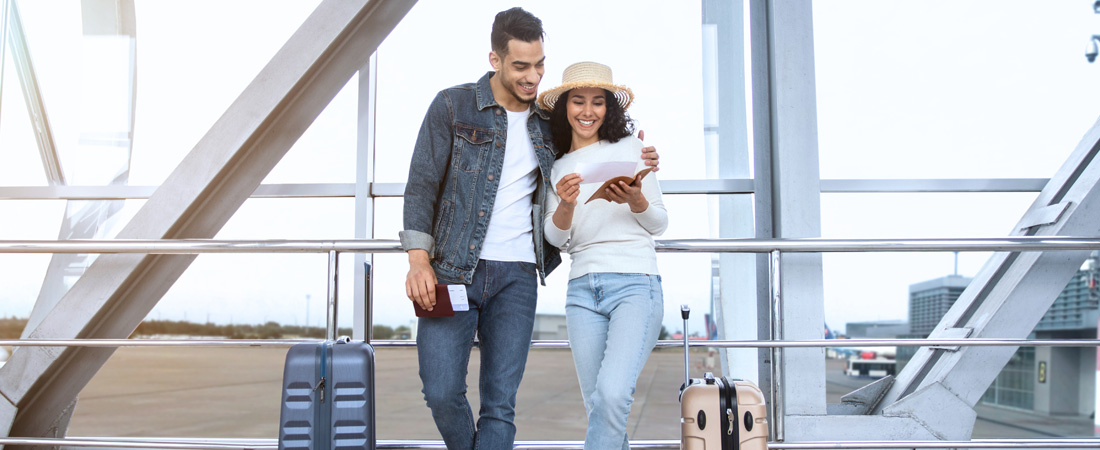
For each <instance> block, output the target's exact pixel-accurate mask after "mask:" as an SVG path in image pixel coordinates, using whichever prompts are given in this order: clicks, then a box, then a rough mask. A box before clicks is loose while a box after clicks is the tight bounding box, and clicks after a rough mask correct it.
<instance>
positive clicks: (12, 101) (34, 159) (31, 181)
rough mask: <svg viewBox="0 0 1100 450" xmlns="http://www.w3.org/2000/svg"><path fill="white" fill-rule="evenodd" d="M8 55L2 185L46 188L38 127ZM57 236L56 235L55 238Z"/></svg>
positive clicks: (1, 115)
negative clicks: (32, 119) (35, 128)
mask: <svg viewBox="0 0 1100 450" xmlns="http://www.w3.org/2000/svg"><path fill="white" fill-rule="evenodd" d="M2 53H3V54H4V58H5V61H4V64H3V66H4V68H5V70H4V71H3V73H0V76H2V77H3V78H4V83H3V92H0V185H3V186H45V185H46V184H47V181H46V173H45V171H44V170H43V169H42V157H41V156H40V155H39V152H38V143H37V142H36V141H35V139H34V131H33V130H34V126H33V125H32V124H31V121H30V116H28V115H27V104H26V102H24V100H23V92H22V89H21V87H20V84H19V77H18V76H17V75H16V72H15V70H14V69H13V67H14V63H13V62H12V58H11V52H7V51H5V52H2ZM54 237H56V236H54Z"/></svg>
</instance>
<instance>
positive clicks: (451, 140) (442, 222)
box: [399, 72, 561, 285]
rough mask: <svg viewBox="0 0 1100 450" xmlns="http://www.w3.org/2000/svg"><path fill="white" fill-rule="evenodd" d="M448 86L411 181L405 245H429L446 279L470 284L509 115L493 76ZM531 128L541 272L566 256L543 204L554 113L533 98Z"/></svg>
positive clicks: (416, 154) (428, 123)
mask: <svg viewBox="0 0 1100 450" xmlns="http://www.w3.org/2000/svg"><path fill="white" fill-rule="evenodd" d="M493 73H494V72H489V73H487V74H485V76H483V77H481V79H480V80H478V81H477V83H468V84H462V85H458V86H455V87H452V88H448V89H444V90H442V91H440V92H439V94H437V95H436V96H435V100H433V101H432V104H431V106H429V107H428V113H427V114H426V115H425V116H424V123H423V124H421V125H420V133H419V135H418V136H417V138H416V147H415V148H414V149H413V155H412V163H411V164H410V165H409V179H408V183H406V184H405V210H404V228H405V229H404V231H401V232H400V233H399V236H400V238H401V246H402V248H404V249H405V251H406V252H407V251H409V250H412V249H424V250H427V252H428V255H429V256H431V264H432V268H433V269H435V274H436V278H438V279H439V281H440V282H441V283H458V284H469V283H470V282H471V281H472V278H473V276H474V268H475V267H477V261H478V257H479V255H481V246H482V244H483V243H484V241H485V233H486V231H487V230H488V228H489V219H490V218H491V217H490V216H491V215H492V212H493V202H494V201H495V200H496V194H497V186H498V184H499V181H500V174H501V171H502V169H503V166H504V149H505V145H504V142H505V138H506V137H507V135H508V115H507V114H505V112H504V111H505V110H504V107H503V106H500V105H499V104H498V103H497V102H496V99H495V98H494V97H493V91H492V88H491V87H490V86H489V79H490V78H491V77H492V76H493ZM527 131H528V133H529V134H530V136H531V143H532V144H533V145H534V147H535V155H536V156H537V157H538V161H539V173H538V175H539V176H538V181H537V182H536V188H535V193H534V195H533V199H532V201H533V202H534V205H532V212H533V214H532V218H531V220H532V223H531V225H532V228H531V231H532V235H533V236H534V241H535V242H534V247H535V267H536V270H537V271H538V274H539V279H540V281H541V282H542V284H543V285H545V284H546V275H547V274H549V273H550V271H552V270H554V268H555V267H557V266H558V264H560V263H561V256H560V255H559V254H558V249H557V248H556V247H554V246H552V245H549V244H547V243H546V241H545V240H544V239H543V220H544V219H543V213H542V211H543V207H544V205H545V204H546V195H547V193H548V192H551V188H550V181H549V180H550V169H551V168H552V167H553V165H554V147H553V144H551V140H550V122H549V115H548V113H547V112H546V111H545V110H543V109H541V108H538V107H537V106H534V105H532V112H531V114H530V115H529V116H528V119H527Z"/></svg>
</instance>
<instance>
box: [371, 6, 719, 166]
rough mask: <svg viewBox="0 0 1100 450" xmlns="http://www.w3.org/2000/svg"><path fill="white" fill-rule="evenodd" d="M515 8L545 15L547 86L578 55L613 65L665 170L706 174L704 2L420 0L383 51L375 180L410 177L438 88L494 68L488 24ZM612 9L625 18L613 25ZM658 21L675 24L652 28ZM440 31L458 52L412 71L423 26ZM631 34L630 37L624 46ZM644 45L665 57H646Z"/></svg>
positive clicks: (420, 54) (439, 54)
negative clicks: (463, 22) (484, 0)
mask: <svg viewBox="0 0 1100 450" xmlns="http://www.w3.org/2000/svg"><path fill="white" fill-rule="evenodd" d="M510 6H522V7H524V8H525V9H527V10H528V11H530V12H531V13H533V14H535V15H536V16H538V17H539V18H540V19H542V21H543V26H544V28H545V30H546V47H545V52H546V56H547V58H546V73H545V75H544V77H543V80H542V82H541V84H540V88H541V89H543V90H545V89H549V88H551V87H554V86H557V85H558V84H560V82H561V74H562V71H563V70H564V69H565V68H566V67H567V66H568V65H570V64H572V63H574V62H578V61H585V60H590V61H597V62H602V63H605V64H608V65H610V66H611V67H612V69H613V70H614V77H615V81H616V82H618V83H622V84H625V85H627V86H629V87H630V88H631V89H632V90H633V91H634V93H635V95H636V96H637V102H636V103H635V104H634V105H632V106H631V108H630V111H629V112H630V115H631V117H633V118H634V119H635V120H636V121H637V126H638V129H640V130H644V131H645V132H646V134H645V135H646V142H647V143H650V144H652V145H655V146H656V147H657V149H658V151H659V152H660V154H661V176H662V178H663V179H666V180H673V179H699V178H706V172H705V169H704V167H705V166H704V158H705V156H704V146H703V133H702V132H703V125H702V123H703V106H702V91H701V89H700V87H699V82H700V80H701V79H702V63H701V58H702V56H701V55H702V50H701V43H700V38H699V37H700V35H701V33H702V31H701V26H700V20H699V18H700V15H701V12H700V5H699V3H698V2H694V3H690V2H685V3H660V2H657V3H648V4H647V7H645V8H635V7H623V4H622V3H619V2H595V3H594V2H590V1H579V0H572V1H567V2H557V3H554V4H553V6H551V5H549V4H546V3H540V2H534V1H521V2H517V4H516V5H513V4H507V5H505V4H500V5H499V7H498V8H491V7H482V8H476V13H471V8H470V7H469V5H466V4H462V3H456V2H449V1H445V0H425V1H419V2H417V3H416V6H414V7H413V8H412V10H411V11H409V13H408V15H406V16H405V18H404V19H403V20H402V21H401V23H400V24H399V25H398V26H397V28H396V29H394V31H393V32H392V33H391V34H390V35H389V36H388V37H387V38H386V41H385V42H383V43H382V46H381V47H380V48H379V50H378V85H379V87H380V88H379V89H378V99H377V101H378V111H379V112H380V114H379V115H378V119H377V130H378V140H377V142H378V153H377V155H376V158H377V162H378V166H377V167H378V170H377V180H376V181H378V182H404V181H405V180H406V179H407V177H408V172H409V171H408V168H409V160H410V158H411V155H412V149H413V146H414V144H415V142H416V135H417V131H418V130H419V128H420V124H421V122H422V120H423V118H424V113H425V112H426V111H427V108H428V105H429V104H430V103H431V101H432V99H433V98H434V97H435V95H436V93H437V92H438V91H439V90H441V89H445V88H447V87H449V86H453V85H456V84H461V83H470V82H474V81H477V79H478V78H480V77H481V76H482V75H483V74H485V73H486V71H490V70H492V67H491V66H490V65H489V64H488V58H487V57H486V55H488V53H489V51H490V50H491V49H490V48H489V32H490V25H491V24H492V20H493V15H494V14H496V12H497V11H501V10H504V9H507V8H508V7H510ZM576 11H585V14H583V15H577V14H576ZM456 17H469V18H472V19H473V18H475V17H476V19H474V20H473V22H471V25H472V26H464V27H454V26H453V21H454V20H455V18H456ZM607 17H615V22H616V23H620V24H629V25H626V26H621V27H620V26H607V22H606V21H605V19H606V18H607ZM655 28H660V29H667V30H675V32H670V33H654V32H653V30H654V29H655ZM441 29H446V30H448V33H447V38H446V39H447V43H448V47H449V48H451V49H456V51H449V52H435V53H433V63H432V65H434V66H437V67H446V70H409V68H410V67H421V66H423V54H424V52H423V50H422V49H423V42H424V36H425V33H429V32H430V31H428V30H441ZM577 30H584V32H583V33H579V32H576V31H577ZM625 42H629V43H630V45H629V46H628V47H623V43H625ZM641 49H644V51H642V50H641ZM643 53H645V54H647V55H660V56H659V58H657V59H654V58H653V57H641V55H642V54H643ZM654 64H658V65H660V66H662V67H675V68H676V74H677V75H676V79H678V80H694V81H691V82H670V81H669V78H668V74H667V72H665V71H662V70H654V67H655V66H654ZM382 87H384V88H382ZM383 111H384V112H385V113H382V112H383ZM673 111H674V113H671V112H673Z"/></svg>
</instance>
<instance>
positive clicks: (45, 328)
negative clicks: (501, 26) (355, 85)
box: [0, 0, 414, 436]
mask: <svg viewBox="0 0 1100 450" xmlns="http://www.w3.org/2000/svg"><path fill="white" fill-rule="evenodd" d="M413 5H414V2H411V1H406V0H324V1H323V2H322V3H321V4H320V5H319V6H318V7H317V9H316V10H315V11H314V12H313V13H312V14H311V15H310V16H309V17H308V18H307V19H306V20H305V22H304V23H303V24H302V26H301V27H300V28H299V29H298V30H297V31H296V32H295V33H294V35H293V36H291V37H290V39H289V40H288V41H287V43H286V44H285V45H283V47H282V49H280V50H279V52H278V53H276V54H275V56H274V57H273V58H272V60H271V61H270V62H269V63H268V64H267V66H265V67H264V68H263V69H262V70H261V71H260V73H259V74H258V75H257V76H256V78H255V79H254V80H253V81H252V83H251V84H249V86H248V87H246V88H245V90H244V92H242V93H241V95H240V96H239V97H238V98H237V100H236V101H234V102H233V104H232V105H230V107H229V109H228V110H226V112H225V114H223V115H222V117H221V118H219V119H218V121H217V122H216V123H215V124H214V125H213V126H212V127H211V129H210V130H209V131H208V132H207V133H206V135H205V136H203V137H202V139H200V140H199V142H198V143H197V144H196V145H195V147H194V148H193V149H192V150H191V152H190V153H189V154H188V155H187V157H185V158H184V160H183V161H182V162H181V163H180V165H179V167H177V168H176V170H175V171H174V172H173V173H172V174H171V175H169V177H168V179H167V180H165V182H164V184H163V185H161V187H160V188H158V189H157V191H156V192H155V193H153V195H152V196H151V197H150V198H149V200H148V202H146V204H145V205H144V206H143V207H142V209H141V210H140V211H139V212H138V213H137V214H136V215H135V216H134V218H133V219H132V220H131V221H130V223H129V224H128V225H127V226H126V227H125V228H124V229H123V230H122V231H121V232H120V233H119V236H118V237H119V238H121V239H128V238H145V239H149V238H152V239H176V238H210V237H213V236H214V235H215V234H216V233H217V231H218V230H219V229H221V227H222V226H223V225H224V224H225V223H226V221H228V220H229V218H230V217H231V216H232V215H233V214H234V212H236V210H237V209H238V208H239V207H240V206H241V204H242V203H244V201H245V200H246V199H247V198H248V196H249V194H251V193H252V191H254V190H255V189H256V187H257V186H259V184H260V182H261V181H262V180H263V179H264V177H265V176H266V175H267V174H268V173H269V172H270V171H271V169H272V168H273V167H274V166H275V165H276V164H277V163H278V162H279V160H280V159H281V158H282V157H283V155H284V154H285V153H286V152H287V150H289V149H290V147H291V146H292V145H293V144H294V142H295V141H296V140H297V139H298V138H299V137H300V136H301V135H302V133H303V132H304V131H305V130H306V128H308V127H309V125H310V124H311V123H312V122H313V120H314V119H315V118H316V117H317V116H318V115H319V114H320V113H321V111H322V110H323V109H324V107H325V106H326V105H327V104H328V103H329V102H330V101H331V100H332V98H333V97H334V96H335V95H336V93H337V92H339V91H340V89H341V88H342V87H343V86H344V85H345V84H346V83H347V81H348V80H349V79H350V78H351V76H352V75H353V74H354V73H355V71H356V70H358V69H359V68H360V67H362V66H363V65H364V64H366V62H367V60H368V58H369V57H370V55H371V54H372V53H374V51H375V50H376V49H377V48H378V45H379V44H380V43H381V42H382V40H383V39H384V38H385V37H386V36H387V35H388V34H389V33H390V31H392V30H393V28H394V27H395V26H396V25H397V23H398V22H399V21H400V20H401V19H402V18H403V17H404V16H405V14H406V13H407V12H408V11H409V9H411V8H412V6H413ZM193 260H194V255H148V256H146V255H127V254H113V255H102V256H101V257H100V258H98V259H97V260H96V261H95V263H93V264H92V265H91V266H90V267H89V268H88V270H87V272H86V273H85V275H84V276H83V277H82V278H81V279H80V280H79V281H77V283H76V284H75V285H74V286H73V287H72V288H71V289H70V290H69V292H68V293H67V294H66V295H65V296H64V297H63V298H62V299H61V301H60V302H59V303H58V305H57V307H56V308H54V309H53V310H52V311H50V313H49V314H48V315H47V316H46V317H45V318H44V319H43V321H42V323H41V324H40V325H39V326H38V327H37V328H36V329H35V330H34V331H33V332H31V333H30V337H31V338H125V337H127V336H129V335H130V333H131V332H132V331H133V330H134V329H135V328H136V327H137V325H138V324H139V323H140V322H141V320H142V319H143V318H144V317H145V316H146V315H147V314H148V312H149V311H150V310H151V309H152V308H153V306H154V305H156V303H157V301H158V300H159V299H160V298H161V296H162V295H163V294H164V293H165V292H166V291H167V290H168V288H169V287H171V285H172V284H173V283H174V282H175V280H176V279H177V278H178V277H179V276H180V275H181V274H182V273H183V272H184V271H185V270H186V269H187V267H188V265H189V264H190V263H191V261H193ZM112 352H113V350H112V349H90V348H21V349H19V350H18V351H16V352H14V353H13V354H12V357H11V359H10V360H9V361H8V363H7V364H5V365H4V366H3V368H0V395H2V398H0V431H3V430H4V428H5V427H6V426H8V424H6V423H4V422H2V421H3V420H4V419H9V418H10V419H9V421H10V431H9V434H10V435H13V436H56V435H61V434H63V433H64V427H63V426H59V425H58V424H56V423H55V422H57V421H58V418H60V417H63V416H64V410H65V408H66V407H68V406H69V405H70V404H71V402H72V401H73V399H74V398H75V397H76V394H77V393H78V392H79V391H80V390H81V389H82V388H83V387H84V386H85V385H86V384H87V382H88V381H89V380H90V379H91V378H92V376H94V375H95V373H96V372H97V371H98V370H99V368H100V367H101V366H102V365H103V363H104V362H106V360H107V358H109V357H110V355H111V353H112Z"/></svg>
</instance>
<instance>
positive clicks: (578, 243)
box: [544, 136, 668, 280]
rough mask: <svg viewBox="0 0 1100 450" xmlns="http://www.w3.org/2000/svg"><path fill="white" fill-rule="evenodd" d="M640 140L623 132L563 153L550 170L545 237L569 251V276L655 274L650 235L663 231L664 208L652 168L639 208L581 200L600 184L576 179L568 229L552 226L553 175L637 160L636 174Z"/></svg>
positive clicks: (641, 164) (644, 180) (554, 202)
mask: <svg viewBox="0 0 1100 450" xmlns="http://www.w3.org/2000/svg"><path fill="white" fill-rule="evenodd" d="M642 147H643V144H642V141H640V140H638V138H636V137H634V136H628V137H625V138H622V139H620V140H619V142H616V143H614V144H612V143H610V142H608V141H602V140H601V141H599V142H597V143H595V144H592V145H589V146H586V147H582V148H579V149H576V150H573V151H572V152H569V153H566V154H565V155H563V156H562V157H561V158H560V159H558V160H557V161H556V162H554V169H553V171H551V172H550V182H551V184H550V186H551V187H552V188H553V189H554V190H555V191H554V193H553V194H550V195H547V196H546V198H547V200H546V225H545V227H544V230H545V231H546V241H547V242H549V243H550V244H551V245H554V246H556V247H558V248H560V249H562V250H564V251H567V252H569V257H570V259H571V261H572V262H571V264H570V268H569V279H570V280H572V279H574V278H577V277H580V276H582V275H585V274H588V273H596V272H613V273H645V274H651V275H658V272H657V253H656V251H655V250H654V249H653V236H658V235H660V234H661V233H664V232H665V228H667V227H668V212H667V211H666V210H665V204H664V202H662V200H661V186H660V185H659V184H658V183H657V178H656V175H654V174H653V173H652V172H651V173H649V174H648V175H646V176H645V178H642V195H645V198H646V200H647V201H649V208H647V209H646V210H645V211H642V212H640V213H634V212H631V211H630V205H627V204H625V203H621V204H620V203H612V202H609V201H607V200H602V199H601V200H593V201H592V202H591V203H585V201H587V200H588V199H589V197H591V196H592V194H593V193H594V192H595V191H596V189H597V188H599V187H600V185H601V184H603V183H585V184H581V189H580V195H578V196H577V206H576V207H575V208H574V209H573V221H572V223H571V224H570V227H569V229H568V230H562V229H559V228H558V227H557V225H554V212H555V211H557V209H558V204H559V203H561V199H560V198H558V195H557V185H558V180H560V179H561V178H562V177H564V176H566V175H568V174H570V173H573V172H576V167H577V164H579V163H582V162H583V163H600V162H611V161H628V162H629V161H637V166H636V168H635V173H637V171H639V170H641V169H644V168H645V163H644V162H643V161H642V159H641V155H642Z"/></svg>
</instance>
